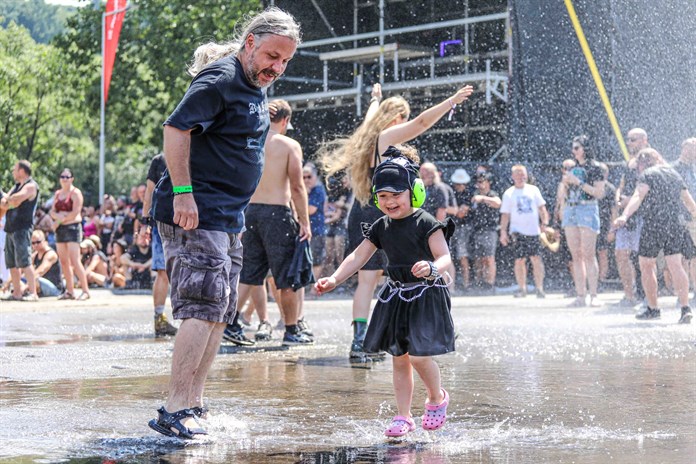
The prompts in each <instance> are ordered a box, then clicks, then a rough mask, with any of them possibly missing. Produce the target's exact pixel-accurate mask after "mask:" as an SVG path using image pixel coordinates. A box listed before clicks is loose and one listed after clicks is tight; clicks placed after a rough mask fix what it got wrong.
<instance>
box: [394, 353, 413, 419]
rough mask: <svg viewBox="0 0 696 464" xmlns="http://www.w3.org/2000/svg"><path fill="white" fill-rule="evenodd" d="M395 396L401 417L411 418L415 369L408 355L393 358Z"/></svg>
mask: <svg viewBox="0 0 696 464" xmlns="http://www.w3.org/2000/svg"><path fill="white" fill-rule="evenodd" d="M392 365H393V367H394V368H393V370H394V372H393V379H394V395H395V396H396V409H397V410H398V415H399V416H404V417H411V402H412V401H413V368H412V367H411V361H410V357H409V355H408V354H405V355H403V356H394V357H393V358H392Z"/></svg>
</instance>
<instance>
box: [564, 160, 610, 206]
mask: <svg viewBox="0 0 696 464" xmlns="http://www.w3.org/2000/svg"><path fill="white" fill-rule="evenodd" d="M570 172H571V173H572V174H573V175H574V176H575V177H577V178H578V179H580V180H581V181H582V182H584V183H586V184H589V185H593V184H594V183H595V182H597V181H601V180H603V179H604V173H603V172H602V168H600V167H599V166H597V164H596V163H594V162H593V161H589V162H588V163H586V164H584V165H578V166H575V167H574V168H573V169H572V170H571V171H570ZM594 199H595V197H593V196H592V195H590V194H588V193H587V192H585V191H584V190H583V189H582V188H580V186H579V185H571V186H569V188H568V203H569V204H571V205H572V204H573V203H578V202H580V201H592V200H594Z"/></svg>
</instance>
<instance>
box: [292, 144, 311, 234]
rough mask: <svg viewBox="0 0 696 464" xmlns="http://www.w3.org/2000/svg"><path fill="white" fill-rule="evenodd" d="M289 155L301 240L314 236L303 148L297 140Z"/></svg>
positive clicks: (293, 200) (293, 197) (293, 199)
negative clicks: (304, 175)
mask: <svg viewBox="0 0 696 464" xmlns="http://www.w3.org/2000/svg"><path fill="white" fill-rule="evenodd" d="M289 150H290V153H289V155H288V180H289V181H290V198H292V202H293V203H294V205H295V212H296V213H297V222H298V223H299V224H300V240H309V239H311V238H312V229H311V228H310V227H309V205H308V201H309V200H308V199H307V189H306V188H305V184H304V182H303V180H302V148H301V147H300V144H299V143H297V142H294V143H291V144H290V147H289Z"/></svg>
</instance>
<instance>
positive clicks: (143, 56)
mask: <svg viewBox="0 0 696 464" xmlns="http://www.w3.org/2000/svg"><path fill="white" fill-rule="evenodd" d="M131 3H132V4H133V5H134V8H132V9H130V10H129V11H128V12H127V13H126V18H125V21H124V23H123V28H122V30H121V37H120V40H119V48H118V54H117V57H116V62H115V64H114V71H113V75H112V79H111V86H110V88H109V101H108V103H107V107H106V147H107V149H106V160H107V166H106V170H107V177H106V190H107V192H114V193H117V192H125V191H127V187H128V186H130V185H133V184H136V183H139V182H142V181H143V180H144V177H145V173H146V172H147V165H148V164H149V161H150V159H151V158H152V156H153V155H154V154H156V153H158V152H159V151H160V150H161V146H162V123H163V122H164V120H165V119H166V118H167V116H168V115H169V114H170V113H171V112H172V111H173V110H174V108H175V107H176V104H177V103H178V102H179V100H180V99H181V97H182V96H183V94H184V92H185V91H186V88H187V87H188V84H189V83H190V80H191V78H190V76H188V74H187V73H186V68H187V64H188V63H189V62H190V60H191V57H192V56H193V52H194V50H195V49H196V47H197V46H198V45H200V44H202V43H204V42H207V41H210V40H215V41H225V40H228V39H229V38H230V37H231V36H232V35H233V32H234V27H235V24H236V23H237V22H238V21H239V19H240V18H241V17H242V16H243V15H244V14H246V13H248V12H252V11H258V10H260V9H261V4H260V1H240V0H236V1H234V0H233V1H225V2H221V1H219V0H199V1H196V2H190V1H184V0H141V1H133V2H131ZM101 16H102V11H95V10H93V9H91V8H82V9H81V10H80V11H79V12H78V14H77V15H75V16H73V17H72V18H70V19H69V20H68V24H67V26H66V30H65V33H64V34H62V35H60V36H58V37H56V39H55V40H54V44H55V46H56V47H58V48H59V49H60V50H62V51H63V52H64V53H66V56H67V58H68V60H69V61H71V62H72V63H74V64H76V65H78V66H79V67H80V68H82V69H87V68H89V67H90V63H93V61H94V57H95V56H97V58H98V57H99V55H100V54H101V41H100V31H101ZM86 80H87V81H88V82H87V85H86V86H85V100H84V111H85V112H86V113H87V114H88V116H89V118H90V119H91V120H93V121H94V123H93V124H92V125H91V127H92V128H93V130H94V132H93V134H92V137H93V139H94V140H95V141H98V136H99V135H98V131H99V101H100V69H97V70H96V72H92V73H91V74H89V75H88V76H87V77H86ZM124 168H127V169H124Z"/></svg>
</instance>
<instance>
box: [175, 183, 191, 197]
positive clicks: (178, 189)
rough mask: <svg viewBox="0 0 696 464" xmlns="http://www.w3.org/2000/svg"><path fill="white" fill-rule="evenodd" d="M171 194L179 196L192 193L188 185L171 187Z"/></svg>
mask: <svg viewBox="0 0 696 464" xmlns="http://www.w3.org/2000/svg"><path fill="white" fill-rule="evenodd" d="M172 192H174V195H181V194H182V193H193V187H192V186H190V185H175V186H174V187H172Z"/></svg>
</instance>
